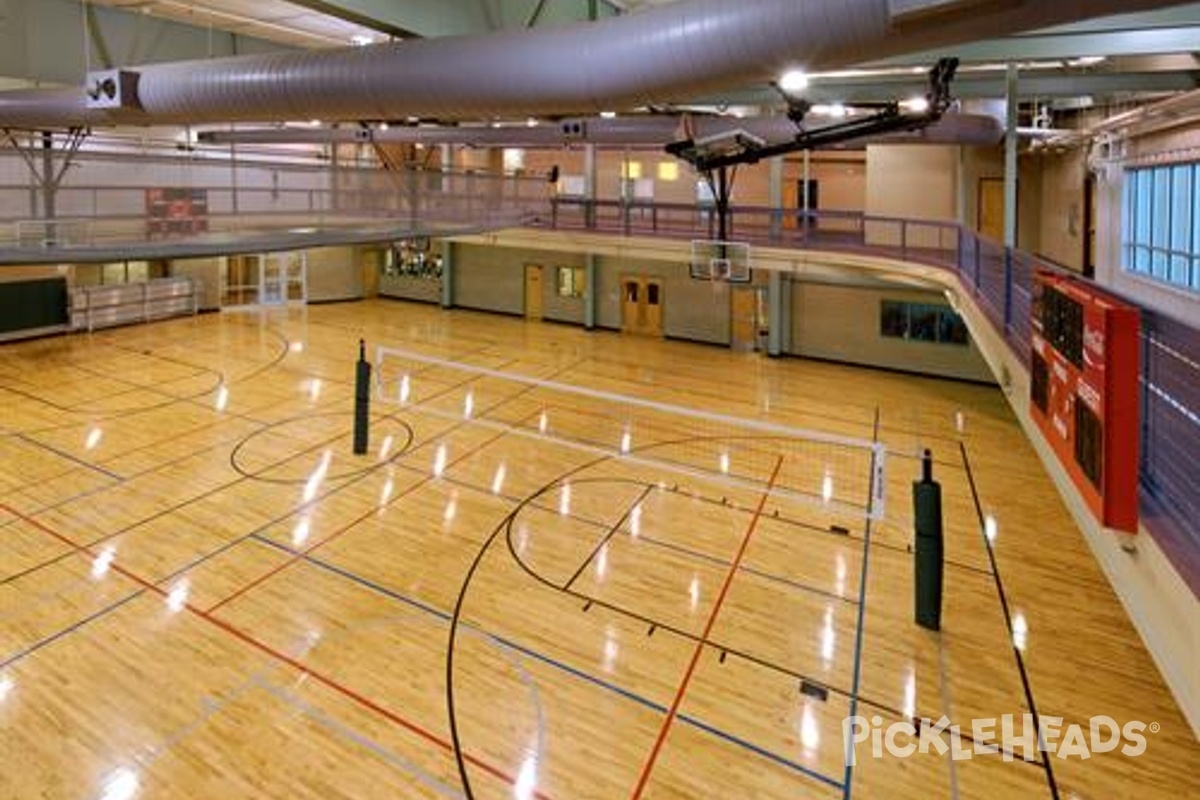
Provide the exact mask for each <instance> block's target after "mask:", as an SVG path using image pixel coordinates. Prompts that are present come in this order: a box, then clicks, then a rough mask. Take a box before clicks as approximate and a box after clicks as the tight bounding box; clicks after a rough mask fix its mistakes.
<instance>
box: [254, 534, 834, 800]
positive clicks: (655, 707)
mask: <svg viewBox="0 0 1200 800" xmlns="http://www.w3.org/2000/svg"><path fill="white" fill-rule="evenodd" d="M252 538H254V539H256V540H258V541H260V542H262V543H263V544H267V545H270V546H271V547H274V548H275V549H277V550H280V551H282V552H285V553H289V554H291V555H293V556H299V557H300V559H301V560H302V561H306V562H308V563H310V564H312V565H313V566H314V567H317V568H319V569H323V570H325V571H327V572H331V573H333V574H335V575H339V576H341V577H343V578H346V579H347V580H349V581H351V582H353V583H356V584H358V585H360V586H362V587H364V588H367V589H369V590H371V591H373V592H377V593H379V594H381V595H384V596H385V597H389V598H391V599H393V600H396V601H398V602H400V603H404V604H405V605H408V606H411V607H412V608H416V609H419V610H421V611H424V612H425V613H427V614H433V615H434V616H436V617H438V618H439V619H441V620H443V621H445V622H447V623H449V622H450V620H451V615H449V614H447V613H445V612H444V611H439V610H438V609H436V608H433V607H432V606H429V605H427V604H425V603H423V602H421V601H420V600H415V599H413V598H411V597H408V596H406V595H403V594H400V593H399V592H396V591H394V590H392V589H389V588H387V587H386V586H382V585H380V584H378V583H375V582H374V581H371V580H369V579H367V578H364V577H362V576H360V575H356V574H355V573H353V572H350V571H349V570H345V569H343V568H341V567H338V566H335V565H333V564H330V563H328V562H326V561H322V560H320V559H317V558H313V557H312V556H310V555H303V554H301V553H299V552H297V551H294V550H292V549H291V548H289V547H286V546H284V545H281V544H279V543H278V542H273V541H271V540H270V539H266V538H263V537H261V536H259V535H258V534H254V535H253V537H252ZM464 627H467V628H470V629H472V630H474V631H476V632H478V633H480V634H481V635H483V636H486V637H488V638H491V639H493V640H495V641H496V642H499V643H500V644H502V645H504V646H505V647H508V648H510V649H512V650H514V651H516V652H518V653H521V654H522V655H525V656H528V657H529V658H532V659H534V660H535V661H540V662H541V663H543V664H546V665H547V666H549V667H553V668H554V669H557V670H559V671H561V672H565V673H567V674H568V675H571V676H572V677H575V678H579V679H580V680H582V681H584V682H586V683H590V684H592V685H593V686H597V687H599V688H601V689H604V690H605V691H608V692H612V693H613V694H616V695H619V696H621V697H624V698H625V699H626V700H630V701H632V702H634V703H637V704H638V705H640V706H642V707H644V708H648V709H650V710H652V711H655V712H657V713H659V714H666V713H667V708H666V707H665V706H662V705H659V704H658V703H656V702H654V701H653V700H650V699H649V698H646V697H643V696H641V695H639V694H636V693H635V692H631V691H630V690H628V689H625V688H623V687H621V686H617V685H616V684H613V683H609V682H608V681H605V680H603V679H601V678H597V677H595V676H594V675H590V674H588V673H586V672H583V671H581V670H579V669H576V668H575V667H572V666H570V665H569V664H565V663H563V662H561V661H558V660H556V659H554V658H551V657H550V656H547V655H544V654H542V653H539V652H537V651H536V650H532V649H530V648H528V647H526V646H524V645H522V644H519V643H517V642H514V641H512V640H510V639H507V638H505V637H503V636H498V635H496V634H493V633H489V632H487V631H485V630H483V629H481V628H479V627H478V626H475V625H470V624H468V623H464ZM677 719H681V720H683V721H684V722H685V723H687V724H689V725H691V726H693V727H695V728H697V729H699V730H702V731H705V732H706V733H710V734H713V735H715V736H717V737H719V738H721V739H723V740H724V741H726V742H729V743H730V744H733V745H736V746H738V747H741V748H743V749H745V750H748V751H750V752H752V753H755V754H757V755H760V756H762V757H764V758H767V759H769V760H770V761H773V762H775V763H776V764H779V765H781V766H784V767H787V768H788V769H791V770H793V771H794V772H798V773H800V774H801V775H805V776H807V777H811V778H815V779H817V780H820V781H821V782H823V783H826V784H828V785H830V786H833V787H835V788H838V789H840V788H842V784H840V783H838V782H837V781H835V780H833V779H832V778H830V777H828V776H825V775H821V774H820V773H817V772H814V771H812V770H810V769H809V768H807V767H805V766H803V765H802V764H797V763H796V762H794V761H791V760H789V759H787V758H784V757H783V756H781V755H777V754H775V753H772V752H770V751H769V750H764V749H763V748H761V747H759V746H758V745H755V744H752V743H750V742H748V741H746V740H745V739H741V738H739V737H737V736H734V735H732V734H730V733H726V732H724V731H721V730H720V729H718V728H714V727H712V726H711V725H708V724H706V723H703V722H701V721H700V720H698V719H696V718H694V717H688V716H685V715H682V714H680V715H677Z"/></svg>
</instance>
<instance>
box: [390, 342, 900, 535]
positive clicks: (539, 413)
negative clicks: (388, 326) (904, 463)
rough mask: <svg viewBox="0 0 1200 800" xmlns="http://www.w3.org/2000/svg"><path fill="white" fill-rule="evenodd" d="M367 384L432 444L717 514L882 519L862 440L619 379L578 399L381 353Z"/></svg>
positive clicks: (569, 391)
mask: <svg viewBox="0 0 1200 800" xmlns="http://www.w3.org/2000/svg"><path fill="white" fill-rule="evenodd" d="M373 381H374V391H375V396H376V400H377V401H378V402H381V403H386V404H390V405H392V406H395V407H398V408H397V411H398V412H399V413H401V414H402V415H403V416H404V417H405V419H406V420H407V421H408V422H409V424H411V425H412V426H413V428H414V430H415V431H416V433H417V437H418V439H421V438H427V437H422V424H421V423H422V420H428V422H429V423H430V424H429V425H428V426H427V427H428V429H429V430H430V431H431V432H432V433H431V434H430V435H433V436H437V435H438V434H437V431H438V430H439V429H441V430H444V429H446V424H447V423H453V424H456V425H457V424H458V423H465V424H466V425H469V426H479V427H481V428H487V429H492V430H495V431H498V432H502V433H505V434H506V435H509V436H512V437H515V438H517V439H519V440H523V441H526V442H528V443H529V444H530V446H531V447H533V446H535V445H536V444H537V443H539V442H540V443H544V444H546V445H549V446H552V447H557V448H566V449H568V450H570V451H573V452H574V453H578V454H582V455H583V456H585V457H586V458H584V459H579V458H576V459H574V460H575V461H582V460H596V462H597V465H598V466H596V467H595V469H597V470H599V471H600V472H601V473H602V474H607V475H611V476H614V477H620V478H622V479H632V480H640V481H644V482H646V483H655V484H659V485H665V484H669V485H671V487H672V488H676V489H680V490H682V491H684V492H685V493H687V492H690V493H692V494H695V495H703V496H705V497H713V498H715V497H720V499H721V501H722V502H725V501H728V502H730V503H732V504H744V505H753V504H754V502H755V501H756V499H757V498H758V497H761V496H762V495H763V494H766V495H768V496H769V498H770V499H771V500H772V501H773V504H772V508H773V509H774V510H775V511H781V510H782V511H783V512H786V510H787V508H788V507H790V506H792V505H793V504H800V505H803V506H805V507H807V508H809V509H812V508H820V509H824V510H826V511H827V512H829V518H830V519H833V520H835V521H836V520H837V519H844V518H849V519H861V518H864V517H865V518H870V519H873V520H881V519H883V515H884V501H885V493H884V485H885V482H884V465H885V457H886V449H885V448H884V446H883V445H882V444H880V443H878V442H873V441H871V440H868V439H860V438H854V437H849V436H840V435H836V434H831V433H826V432H823V431H816V430H808V429H804V428H797V427H792V426H789V425H783V424H779V423H776V422H770V421H764V420H760V419H748V418H742V417H738V416H732V415H729V414H725V413H718V412H715V411H712V410H708V409H697V408H688V407H684V406H679V405H674V404H669V403H663V402H658V401H654V400H648V399H645V398H642V397H637V396H632V395H630V394H627V393H624V392H621V391H613V390H609V389H607V388H600V387H603V386H606V385H609V386H613V387H620V388H625V387H627V386H628V379H627V378H624V379H623V378H620V377H611V376H600V375H596V376H594V379H589V382H590V383H591V384H592V385H591V386H587V387H585V386H579V385H575V384H570V383H563V382H559V381H555V380H549V379H545V378H539V377H536V376H532V375H527V374H522V373H520V372H515V371H509V370H504V369H496V368H492V367H485V366H479V365H475V364H468V363H463V362H460V361H453V360H448V359H443V358H437V357H433V356H429V355H424V354H421V353H416V352H411V351H407V350H401V349H396V348H391V347H386V346H379V347H377V348H376V351H375V362H374V372H373ZM711 399H713V402H717V399H716V398H711ZM530 452H531V455H532V453H533V452H534V451H533V450H531V451H530ZM540 457H543V458H544V457H546V454H544V453H543V454H541V456H540Z"/></svg>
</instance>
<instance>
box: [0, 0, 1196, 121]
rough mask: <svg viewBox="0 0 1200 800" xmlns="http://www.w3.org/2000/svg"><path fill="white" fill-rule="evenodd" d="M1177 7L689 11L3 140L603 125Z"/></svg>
mask: <svg viewBox="0 0 1200 800" xmlns="http://www.w3.org/2000/svg"><path fill="white" fill-rule="evenodd" d="M1177 4H1178V3H1177V2H1172V0H1054V2H1045V0H988V1H987V2H980V0H738V1H737V2H731V1H730V0H683V1H682V2H677V3H672V4H670V5H666V6H660V7H655V8H653V9H650V10H647V11H645V12H642V13H635V14H629V15H626V16H621V17H616V18H613V19H608V20H604V21H601V22H591V23H580V24H575V25H569V26H563V27H556V28H544V29H536V28H535V29H532V30H522V31H513V32H504V33H495V34H487V35H482V36H467V37H451V38H444V39H431V40H415V41H403V42H395V43H388V44H380V45H373V46H368V47H351V48H346V49H338V50H324V51H312V52H302V53H283V54H272V55H257V56H245V57H237V58H225V59H213V60H208V61H193V62H181V63H174V64H162V65H155V66H147V67H142V68H135V69H131V70H123V71H122V72H123V74H129V73H134V74H135V75H136V88H135V89H134V90H133V91H135V92H136V96H132V97H131V96H122V97H120V102H119V103H109V104H108V107H96V106H95V105H93V106H92V107H89V106H88V104H87V103H86V98H87V94H86V93H85V91H84V90H82V89H79V90H67V91H64V92H57V93H47V92H9V93H0V127H23V128H41V127H68V126H81V125H89V124H90V125H97V124H114V123H126V124H128V123H134V124H138V123H141V124H151V123H185V122H186V123H204V122H235V121H272V120H309V119H321V120H381V119H403V118H406V117H421V118H429V119H439V120H456V119H488V118H494V117H503V118H508V119H511V118H513V117H517V116H526V115H539V116H540V115H559V116H561V115H570V114H595V113H599V112H600V111H602V110H606V109H617V110H619V109H628V108H635V107H643V106H653V105H659V104H664V103H670V102H675V101H680V100H686V99H688V98H691V97H695V96H698V95H704V94H711V93H714V92H719V91H722V90H725V89H729V88H732V87H735V86H740V85H745V84H747V83H763V82H766V81H768V80H771V79H774V78H775V77H776V76H778V75H779V74H780V73H781V72H782V71H784V70H785V69H787V68H789V67H802V68H805V69H808V70H815V69H827V68H831V67H843V66H846V65H849V64H856V63H862V62H866V61H871V60H875V59H879V58H884V57H886V56H889V55H895V54H898V53H903V52H911V51H914V50H923V49H928V48H933V47H943V46H947V45H952V44H955V43H960V42H964V41H970V40H976V39H982V38H992V37H996V36H1000V35H1004V34H1008V33H1014V32H1017V31H1022V30H1028V29H1031V28H1039V27H1045V26H1049V25H1055V24H1060V23H1066V22H1073V21H1077V20H1081V19H1086V18H1090V17H1096V16H1104V15H1107V14H1116V13H1127V12H1132V11H1138V10H1142V9H1151V8H1158V7H1163V6H1170V5H1177ZM134 83H135V81H133V76H130V84H129V85H131V86H132V85H133V84H134Z"/></svg>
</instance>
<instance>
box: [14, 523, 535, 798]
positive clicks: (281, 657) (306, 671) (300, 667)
mask: <svg viewBox="0 0 1200 800" xmlns="http://www.w3.org/2000/svg"><path fill="white" fill-rule="evenodd" d="M0 510H3V511H7V512H8V513H10V514H12V515H14V516H16V517H17V518H19V519H22V520H24V521H25V522H27V523H29V524H30V525H32V526H33V527H35V528H37V529H38V530H40V531H42V532H43V533H45V534H47V535H49V536H51V537H53V538H54V539H57V540H58V541H60V542H63V543H64V544H66V545H67V546H69V547H70V548H71V549H73V550H74V551H75V552H76V553H78V554H80V555H85V556H88V557H90V558H95V557H96V553H94V552H93V551H92V550H90V549H89V548H87V547H84V546H83V545H80V544H77V543H76V542H74V541H72V540H71V539H69V538H67V537H66V536H63V535H62V534H61V533H59V532H58V531H56V530H54V529H53V528H50V527H49V526H47V525H44V524H42V523H41V522H39V521H38V520H36V519H33V518H32V517H28V516H26V515H25V514H22V513H21V512H19V511H17V510H15V509H13V508H12V507H10V506H8V505H6V504H4V503H0ZM110 568H111V569H112V571H113V572H116V573H119V574H121V575H124V576H125V577H126V578H128V579H130V580H131V581H133V582H134V583H136V584H138V585H139V586H141V587H142V588H144V589H146V590H148V591H151V592H153V593H154V594H157V595H158V596H160V597H166V596H167V592H166V591H165V590H164V589H162V587H160V586H158V585H157V584H155V583H151V582H150V581H148V580H146V579H144V578H142V577H141V576H139V575H137V574H135V573H133V572H131V571H130V570H128V569H126V568H125V567H122V566H121V565H120V564H117V563H116V562H113V564H112V566H111V567H110ZM184 608H185V609H186V610H187V611H188V612H189V613H191V614H193V615H194V616H196V617H198V618H199V619H202V620H204V621H205V622H207V623H209V624H210V625H213V626H214V627H216V628H219V629H220V630H222V631H224V632H225V633H227V634H229V635H231V636H233V637H234V638H236V639H238V640H240V641H242V642H244V643H245V644H248V645H250V646H251V647H253V648H255V649H256V650H259V651H260V652H262V653H265V654H266V655H268V656H270V657H271V658H273V659H274V660H276V661H279V662H281V663H283V664H286V665H288V666H289V667H292V668H293V669H295V670H297V671H298V672H300V673H301V674H302V675H304V676H307V677H309V678H312V679H313V680H314V681H316V682H317V683H320V684H322V685H323V686H326V687H328V688H330V689H332V690H333V691H335V692H337V693H338V694H340V695H342V696H344V697H346V698H348V699H350V700H351V701H353V702H354V703H356V704H358V705H360V706H362V707H363V708H365V709H367V710H369V711H371V712H373V713H375V714H377V715H379V716H381V717H383V718H384V719H386V720H388V721H389V722H391V723H393V724H395V725H397V726H399V727H401V728H404V729H405V730H407V731H409V732H410V733H413V734H415V735H417V736H419V737H420V738H422V739H424V740H426V741H427V742H430V743H432V744H435V745H437V746H438V747H439V748H441V749H442V750H444V751H446V752H448V753H449V752H453V746H452V745H451V744H450V742H448V741H446V740H445V739H443V738H442V737H440V736H438V735H437V734H435V733H433V732H431V731H430V730H428V729H427V728H424V727H422V726H421V725H418V724H417V723H415V722H412V721H411V720H408V719H406V718H404V717H402V716H401V715H399V714H397V713H396V712H394V711H390V710H388V709H387V708H385V707H384V706H381V705H380V704H379V703H377V702H375V701H374V700H372V699H370V698H369V697H367V696H366V695H363V694H360V693H359V692H357V691H355V690H354V689H351V688H350V687H348V686H346V685H344V684H342V683H339V682H338V681H336V680H334V679H333V678H330V677H329V676H327V675H324V674H322V673H320V672H317V671H315V670H313V669H312V668H311V667H307V666H305V665H304V664H303V663H302V662H300V661H297V660H296V659H294V658H292V657H291V656H288V655H286V654H284V653H281V652H280V651H278V650H276V649H275V648H273V647H271V646H270V645H268V644H266V643H264V642H261V641H259V640H258V639H255V638H254V637H253V636H251V635H250V634H248V633H246V632H245V631H243V630H241V629H239V628H236V627H234V626H233V625H231V624H229V623H228V622H225V621H224V620H221V619H218V618H216V617H214V616H212V615H211V614H210V613H208V612H207V611H204V610H203V609H199V608H196V607H195V606H193V605H191V604H190V603H187V604H185V605H184ZM463 758H465V759H466V760H467V761H469V762H470V763H471V764H472V765H474V766H476V767H478V768H479V769H481V770H483V771H484V772H486V773H488V774H489V775H491V776H493V777H495V778H498V779H499V780H501V781H503V782H505V783H507V784H509V785H510V786H512V785H516V778H514V777H513V776H511V775H509V774H508V773H506V772H504V771H503V770H501V769H499V768H498V767H494V766H492V765H491V764H489V763H487V762H485V761H483V760H481V759H479V758H477V757H476V756H472V755H470V754H469V753H463ZM533 796H534V797H537V798H539V800H551V798H549V797H548V796H547V795H545V794H543V793H541V792H537V791H535V792H534V793H533Z"/></svg>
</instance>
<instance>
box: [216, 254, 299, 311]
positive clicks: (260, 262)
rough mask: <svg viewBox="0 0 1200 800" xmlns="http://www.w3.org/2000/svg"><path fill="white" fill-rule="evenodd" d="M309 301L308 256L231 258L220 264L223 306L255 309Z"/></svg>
mask: <svg viewBox="0 0 1200 800" xmlns="http://www.w3.org/2000/svg"><path fill="white" fill-rule="evenodd" d="M307 302H308V259H307V256H306V254H305V253H302V252H301V253H267V254H265V255H260V254H253V255H241V256H229V257H228V258H227V259H224V261H223V262H222V265H221V307H222V308H253V307H257V306H283V305H288V304H291V303H297V304H301V305H303V304H304V303H307Z"/></svg>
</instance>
